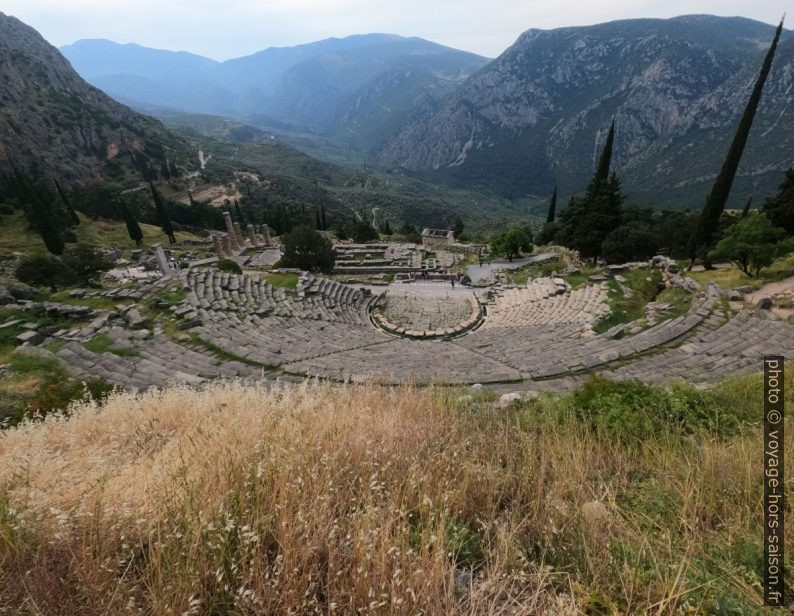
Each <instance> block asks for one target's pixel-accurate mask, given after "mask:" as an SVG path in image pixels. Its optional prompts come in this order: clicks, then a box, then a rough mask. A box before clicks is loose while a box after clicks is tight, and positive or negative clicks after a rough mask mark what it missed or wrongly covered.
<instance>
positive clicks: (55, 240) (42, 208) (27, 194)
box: [11, 161, 65, 255]
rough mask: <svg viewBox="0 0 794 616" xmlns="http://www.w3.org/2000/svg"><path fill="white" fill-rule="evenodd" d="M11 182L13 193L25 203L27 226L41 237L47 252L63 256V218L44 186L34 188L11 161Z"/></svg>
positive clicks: (30, 181) (29, 180)
mask: <svg viewBox="0 0 794 616" xmlns="http://www.w3.org/2000/svg"><path fill="white" fill-rule="evenodd" d="M11 168H12V169H13V175H12V182H13V183H14V185H15V192H16V194H17V195H18V196H20V197H21V198H22V199H24V201H25V217H26V218H27V220H28V224H30V226H31V227H32V228H33V229H34V230H35V231H36V233H38V234H39V235H40V236H41V239H42V241H43V242H44V245H45V246H46V247H47V250H48V251H49V252H50V253H51V254H54V255H61V254H63V249H64V247H65V242H64V237H63V232H64V230H65V229H64V227H65V224H64V222H65V221H64V217H63V216H59V215H58V212H57V211H56V208H55V200H54V198H53V196H52V193H51V192H50V191H49V190H48V189H47V187H46V186H36V185H34V184H33V181H32V180H31V179H30V178H29V177H27V176H25V175H23V174H22V173H20V172H19V171H18V170H17V168H16V166H15V165H14V164H13V161H11Z"/></svg>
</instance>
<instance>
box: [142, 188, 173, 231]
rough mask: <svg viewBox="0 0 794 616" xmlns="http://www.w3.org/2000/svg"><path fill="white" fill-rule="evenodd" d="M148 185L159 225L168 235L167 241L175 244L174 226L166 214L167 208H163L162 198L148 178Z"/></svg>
mask: <svg viewBox="0 0 794 616" xmlns="http://www.w3.org/2000/svg"><path fill="white" fill-rule="evenodd" d="M149 186H150V187H151V189H152V198H153V199H154V207H155V209H156V210H157V216H158V218H159V219H160V227H161V228H162V229H163V233H165V234H166V235H167V236H168V241H169V242H171V243H172V244H176V237H175V236H174V227H173V225H172V224H171V218H170V217H169V216H168V210H166V209H165V203H163V198H162V197H161V196H160V193H159V192H157V189H156V188H155V187H154V183H153V182H152V181H151V180H149Z"/></svg>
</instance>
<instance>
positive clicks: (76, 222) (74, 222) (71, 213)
mask: <svg viewBox="0 0 794 616" xmlns="http://www.w3.org/2000/svg"><path fill="white" fill-rule="evenodd" d="M54 182H55V188H56V189H57V191H58V195H59V196H60V197H61V201H63V205H64V206H65V207H66V212H67V213H68V214H69V220H71V221H72V225H74V226H75V227H76V226H77V225H79V224H80V217H79V216H78V215H77V212H75V211H74V207H72V202H71V201H69V197H67V196H66V192H64V190H63V188H61V185H60V183H59V182H58V180H57V179H56V180H54Z"/></svg>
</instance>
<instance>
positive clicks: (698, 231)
mask: <svg viewBox="0 0 794 616" xmlns="http://www.w3.org/2000/svg"><path fill="white" fill-rule="evenodd" d="M782 32H783V21H782V20H781V22H780V25H779V26H778V27H777V30H776V32H775V37H774V39H773V40H772V45H771V46H770V48H769V51H768V52H767V54H766V58H764V63H763V65H762V66H761V72H760V74H759V75H758V79H757V80H756V83H755V87H754V88H753V91H752V94H750V99H749V100H748V101H747V106H746V107H745V109H744V113H743V114H742V119H741V120H740V121H739V127H738V128H737V130H736V134H735V135H734V137H733V142H732V143H731V147H730V149H729V150H728V154H727V156H726V157H725V162H724V163H723V165H722V170H721V171H720V173H719V175H718V176H717V179H716V180H715V182H714V186H713V187H712V189H711V193H710V194H709V196H708V199H706V204H705V205H704V206H703V210H702V211H701V213H700V217H699V218H698V222H697V226H696V227H695V230H694V231H693V233H692V237H691V238H690V239H689V246H688V248H689V258H690V267H691V264H693V263H694V262H695V258H696V256H697V255H698V252H699V251H700V252H701V253H702V252H703V251H704V250H706V249H708V247H709V246H711V245H712V242H713V238H714V236H715V234H716V231H717V227H718V225H719V220H720V215H721V214H722V212H723V210H724V209H725V204H726V203H727V201H728V196H729V195H730V192H731V187H732V186H733V181H734V179H735V178H736V171H737V169H738V168H739V162H740V161H741V159H742V154H743V153H744V148H745V145H747V138H748V136H749V135H750V129H751V128H752V126H753V119H754V118H755V114H756V112H757V111H758V104H759V102H760V101H761V94H762V93H763V91H764V84H766V80H767V77H768V76H769V73H770V71H771V70H772V60H773V59H774V57H775V50H776V49H777V44H778V41H779V40H780V35H781V33H782ZM706 265H707V266H708V265H709V264H708V263H706Z"/></svg>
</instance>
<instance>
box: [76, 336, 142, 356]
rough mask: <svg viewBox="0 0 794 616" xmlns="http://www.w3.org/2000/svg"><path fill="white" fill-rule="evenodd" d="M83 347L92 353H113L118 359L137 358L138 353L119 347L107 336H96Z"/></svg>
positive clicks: (131, 349)
mask: <svg viewBox="0 0 794 616" xmlns="http://www.w3.org/2000/svg"><path fill="white" fill-rule="evenodd" d="M83 346H84V347H85V348H86V349H88V350H89V351H91V352H92V353H108V352H109V353H113V354H114V355H118V356H119V357H137V356H138V351H136V350H135V349H133V348H130V347H126V346H121V345H119V344H118V342H116V341H115V340H113V338H111V337H110V336H108V335H107V334H96V335H95V336H94V337H93V338H91V339H90V340H86V341H85V342H84V343H83Z"/></svg>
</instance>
